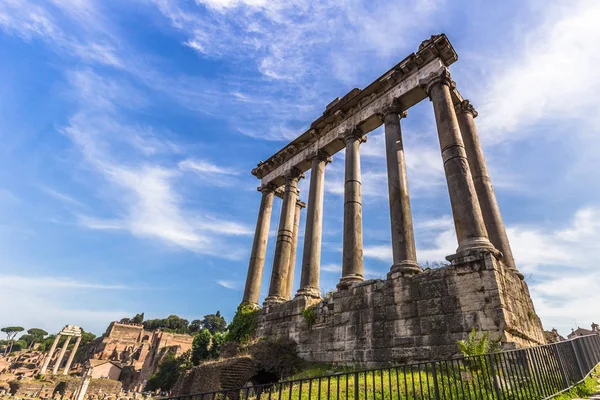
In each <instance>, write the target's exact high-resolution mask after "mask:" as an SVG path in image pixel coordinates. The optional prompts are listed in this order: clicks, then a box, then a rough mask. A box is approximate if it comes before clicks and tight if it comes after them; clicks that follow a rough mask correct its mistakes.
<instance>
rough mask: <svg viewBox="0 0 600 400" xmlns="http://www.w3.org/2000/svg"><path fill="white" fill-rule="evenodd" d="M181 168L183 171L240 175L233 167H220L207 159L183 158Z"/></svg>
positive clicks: (202, 173) (201, 173)
mask: <svg viewBox="0 0 600 400" xmlns="http://www.w3.org/2000/svg"><path fill="white" fill-rule="evenodd" d="M179 168H180V169H181V170H182V171H192V172H195V173H197V174H200V175H205V174H207V175H210V174H217V175H239V173H238V172H237V171H235V170H233V169H232V168H227V167H220V166H218V165H215V164H213V163H211V162H210V161H206V160H190V159H188V160H183V161H181V162H180V163H179Z"/></svg>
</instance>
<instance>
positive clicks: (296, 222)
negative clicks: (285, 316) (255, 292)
mask: <svg viewBox="0 0 600 400" xmlns="http://www.w3.org/2000/svg"><path fill="white" fill-rule="evenodd" d="M304 207H306V205H305V204H304V203H303V202H302V201H300V200H298V201H296V212H295V214H294V234H293V235H292V252H291V254H290V263H289V265H288V271H287V275H288V276H287V289H286V292H285V297H286V299H291V298H292V290H293V288H294V270H295V269H296V252H297V250H298V231H299V230H300V213H301V212H302V209H303V208H304Z"/></svg>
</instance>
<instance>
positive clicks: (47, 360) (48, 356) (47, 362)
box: [40, 333, 60, 375]
mask: <svg viewBox="0 0 600 400" xmlns="http://www.w3.org/2000/svg"><path fill="white" fill-rule="evenodd" d="M59 340H60V333H59V334H57V335H56V337H55V338H54V341H53V342H52V346H50V350H49V351H48V354H46V358H45V359H44V363H43V364H42V368H41V369H40V375H43V374H45V373H46V370H47V369H48V365H50V361H51V360H52V356H53V355H54V352H55V351H56V346H57V345H58V341H59Z"/></svg>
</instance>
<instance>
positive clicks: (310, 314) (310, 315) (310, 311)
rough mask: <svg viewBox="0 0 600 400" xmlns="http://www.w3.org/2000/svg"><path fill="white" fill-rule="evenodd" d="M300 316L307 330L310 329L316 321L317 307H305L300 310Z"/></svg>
mask: <svg viewBox="0 0 600 400" xmlns="http://www.w3.org/2000/svg"><path fill="white" fill-rule="evenodd" d="M302 316H303V317H304V319H305V320H306V322H307V323H308V328H309V329H310V328H312V326H313V324H314V323H315V322H316V321H317V305H316V304H314V305H312V306H310V307H306V308H305V309H303V310H302Z"/></svg>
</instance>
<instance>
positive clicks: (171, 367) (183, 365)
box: [145, 351, 190, 392]
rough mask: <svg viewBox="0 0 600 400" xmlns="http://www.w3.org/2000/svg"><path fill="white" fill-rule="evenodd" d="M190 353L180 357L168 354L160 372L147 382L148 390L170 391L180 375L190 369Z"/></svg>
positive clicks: (159, 368)
mask: <svg viewBox="0 0 600 400" xmlns="http://www.w3.org/2000/svg"><path fill="white" fill-rule="evenodd" d="M189 360H190V353H189V351H188V352H185V353H183V354H182V355H180V356H179V357H176V356H175V354H174V353H173V352H170V353H169V354H167V355H166V356H165V357H164V358H163V360H162V361H161V363H160V365H159V367H158V371H156V372H155V373H154V375H152V376H151V377H150V379H148V382H146V388H145V389H146V390H149V391H155V390H158V389H160V390H163V391H166V392H168V391H170V390H171V389H172V388H173V386H174V385H175V383H176V382H177V379H178V378H179V375H181V373H182V372H183V371H185V370H186V369H188V368H189V367H190V361H189Z"/></svg>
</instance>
